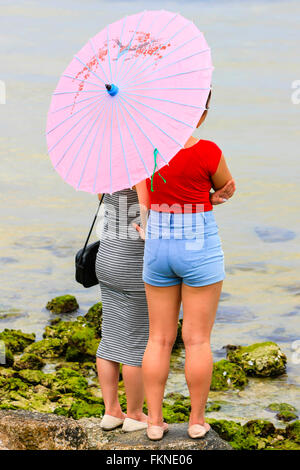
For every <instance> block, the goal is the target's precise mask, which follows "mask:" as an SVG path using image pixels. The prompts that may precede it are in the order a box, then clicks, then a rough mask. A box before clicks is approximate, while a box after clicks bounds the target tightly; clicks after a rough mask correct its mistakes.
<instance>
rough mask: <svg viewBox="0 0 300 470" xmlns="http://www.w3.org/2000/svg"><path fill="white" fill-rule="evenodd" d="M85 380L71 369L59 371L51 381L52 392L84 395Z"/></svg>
mask: <svg viewBox="0 0 300 470" xmlns="http://www.w3.org/2000/svg"><path fill="white" fill-rule="evenodd" d="M87 387H88V382H87V380H86V379H85V378H84V377H82V375H81V374H79V373H78V372H76V371H75V370H73V369H67V368H62V369H59V370H58V371H57V373H56V375H55V377H54V379H53V384H52V390H54V391H56V392H60V393H72V395H74V394H76V393H85V392H86V390H87Z"/></svg>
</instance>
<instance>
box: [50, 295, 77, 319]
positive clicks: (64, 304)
mask: <svg viewBox="0 0 300 470" xmlns="http://www.w3.org/2000/svg"><path fill="white" fill-rule="evenodd" d="M46 308H47V309H48V310H51V312H52V313H56V314H60V313H71V312H74V311H75V310H77V309H78V308H79V305H78V302H77V300H76V297H75V296H74V295H60V296H59V297H54V298H53V299H52V300H50V301H49V302H48V303H47V305H46Z"/></svg>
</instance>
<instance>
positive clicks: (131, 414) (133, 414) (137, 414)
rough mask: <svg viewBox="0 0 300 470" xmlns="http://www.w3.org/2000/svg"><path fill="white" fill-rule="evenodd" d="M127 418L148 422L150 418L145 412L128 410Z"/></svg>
mask: <svg viewBox="0 0 300 470" xmlns="http://www.w3.org/2000/svg"><path fill="white" fill-rule="evenodd" d="M126 416H127V418H131V419H135V420H136V421H145V422H146V421H147V419H148V416H147V415H146V414H145V413H143V411H141V410H140V411H130V410H127V413H126Z"/></svg>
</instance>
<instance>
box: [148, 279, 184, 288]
mask: <svg viewBox="0 0 300 470" xmlns="http://www.w3.org/2000/svg"><path fill="white" fill-rule="evenodd" d="M143 281H144V282H145V283H146V284H149V285H150V286H154V287H171V286H178V285H179V284H181V282H182V280H178V281H170V282H164V283H160V282H158V281H152V280H149V279H148V278H146V277H144V278H143Z"/></svg>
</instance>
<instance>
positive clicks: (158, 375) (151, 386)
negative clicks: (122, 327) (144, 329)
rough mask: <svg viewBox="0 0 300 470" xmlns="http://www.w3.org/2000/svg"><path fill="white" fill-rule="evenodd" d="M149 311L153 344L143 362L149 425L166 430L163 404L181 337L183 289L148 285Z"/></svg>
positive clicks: (177, 286)
mask: <svg viewBox="0 0 300 470" xmlns="http://www.w3.org/2000/svg"><path fill="white" fill-rule="evenodd" d="M145 287H146V296H147V302H148V311H149V340H148V344H147V347H146V351H145V354H144V359H143V379H144V387H145V392H146V398H147V405H148V416H149V423H150V424H152V425H156V426H162V423H163V416H162V401H163V397H164V390H165V385H166V381H167V378H168V373H169V368H170V356H171V351H172V347H173V344H174V341H175V339H176V334H177V323H178V315H179V308H180V302H181V298H180V297H181V295H180V291H181V286H180V284H179V285H176V286H170V287H154V286H151V285H149V284H145Z"/></svg>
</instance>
